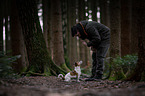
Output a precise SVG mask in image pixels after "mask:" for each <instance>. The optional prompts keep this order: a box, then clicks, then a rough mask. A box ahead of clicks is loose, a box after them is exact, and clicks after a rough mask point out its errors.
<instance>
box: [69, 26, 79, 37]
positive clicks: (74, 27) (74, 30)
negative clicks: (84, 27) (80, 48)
mask: <svg viewBox="0 0 145 96" xmlns="http://www.w3.org/2000/svg"><path fill="white" fill-rule="evenodd" d="M71 34H72V37H76V36H78V37H80V36H81V35H80V32H79V30H78V29H77V26H73V27H72V28H71Z"/></svg>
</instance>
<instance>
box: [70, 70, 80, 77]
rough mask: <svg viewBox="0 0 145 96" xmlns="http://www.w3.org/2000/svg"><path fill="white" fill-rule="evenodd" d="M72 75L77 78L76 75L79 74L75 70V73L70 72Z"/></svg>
mask: <svg viewBox="0 0 145 96" xmlns="http://www.w3.org/2000/svg"><path fill="white" fill-rule="evenodd" d="M70 75H71V76H75V75H78V73H77V72H76V71H75V70H74V71H71V72H70Z"/></svg>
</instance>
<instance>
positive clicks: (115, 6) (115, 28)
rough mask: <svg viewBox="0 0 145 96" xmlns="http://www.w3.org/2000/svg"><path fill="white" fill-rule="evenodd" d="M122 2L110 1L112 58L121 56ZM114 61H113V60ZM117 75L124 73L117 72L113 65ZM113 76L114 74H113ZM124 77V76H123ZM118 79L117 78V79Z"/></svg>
mask: <svg viewBox="0 0 145 96" xmlns="http://www.w3.org/2000/svg"><path fill="white" fill-rule="evenodd" d="M120 15H121V14H120V0H110V29H111V45H110V57H112V58H115V57H117V56H121V37H120V36H121V20H120V19H121V18H120ZM111 61H112V60H111ZM112 66H113V68H114V70H113V71H112V73H113V72H114V73H115V74H116V75H117V74H118V73H122V72H121V70H120V72H119V71H118V70H117V69H118V68H117V66H116V64H113V63H112ZM112 75H113V74H112ZM122 75H124V74H122ZM116 79H117V77H116Z"/></svg>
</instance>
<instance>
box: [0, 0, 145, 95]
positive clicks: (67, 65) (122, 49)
mask: <svg viewBox="0 0 145 96" xmlns="http://www.w3.org/2000/svg"><path fill="white" fill-rule="evenodd" d="M0 2H1V3H0V13H1V15H0V96H33V95H36V94H37V95H38V96H144V95H145V93H144V90H145V1H144V0H1V1H0ZM82 20H88V21H96V22H99V23H102V24H104V25H106V26H107V27H109V28H110V30H111V31H110V32H111V44H110V48H109V51H108V53H107V56H106V58H105V65H104V74H103V79H102V80H101V81H90V82H86V81H84V79H85V78H87V77H89V76H90V75H91V68H92V51H91V49H90V48H89V47H86V46H84V45H83V44H82V41H81V40H80V39H79V38H73V37H72V36H71V27H72V26H73V25H75V24H77V23H78V22H80V21H82ZM81 60H82V61H83V64H82V65H81V72H82V74H81V77H80V82H75V81H74V80H72V81H71V82H65V81H63V80H61V79H60V78H58V77H57V76H58V74H63V75H65V74H66V73H68V72H70V71H72V70H73V69H74V63H75V62H78V61H81ZM118 93H120V94H118ZM37 95H36V96H37Z"/></svg>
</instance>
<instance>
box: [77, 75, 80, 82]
mask: <svg viewBox="0 0 145 96" xmlns="http://www.w3.org/2000/svg"><path fill="white" fill-rule="evenodd" d="M79 78H80V75H78V74H77V76H76V81H77V82H80V80H79Z"/></svg>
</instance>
